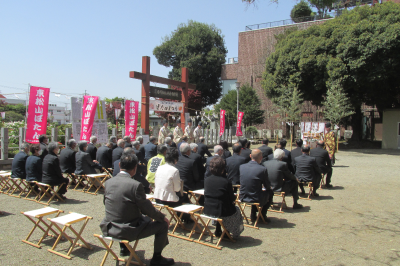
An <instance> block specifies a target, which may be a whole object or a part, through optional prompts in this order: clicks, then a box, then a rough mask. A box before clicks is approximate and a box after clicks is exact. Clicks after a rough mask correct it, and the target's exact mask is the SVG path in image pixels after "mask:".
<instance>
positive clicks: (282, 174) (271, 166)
mask: <svg viewBox="0 0 400 266" xmlns="http://www.w3.org/2000/svg"><path fill="white" fill-rule="evenodd" d="M284 156H285V152H284V151H283V150H281V149H276V150H275V151H274V159H273V160H268V161H266V162H264V163H263V165H264V166H265V168H267V172H268V180H269V181H270V183H271V188H272V190H273V191H274V192H285V194H288V193H291V194H292V197H293V209H300V208H302V207H303V205H301V204H298V203H297V200H298V199H299V193H298V190H297V184H298V182H297V179H296V177H295V176H294V175H293V174H292V173H291V172H290V171H289V168H288V167H287V164H286V163H285V162H282V158H283V157H284Z"/></svg>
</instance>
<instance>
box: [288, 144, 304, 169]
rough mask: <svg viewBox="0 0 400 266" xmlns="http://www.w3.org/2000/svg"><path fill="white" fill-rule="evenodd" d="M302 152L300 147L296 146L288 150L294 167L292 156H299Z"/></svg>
mask: <svg viewBox="0 0 400 266" xmlns="http://www.w3.org/2000/svg"><path fill="white" fill-rule="evenodd" d="M302 154H303V153H302V152H301V147H297V148H296V149H293V150H292V151H291V152H290V158H291V160H292V165H293V167H294V158H296V157H299V156H301V155H302Z"/></svg>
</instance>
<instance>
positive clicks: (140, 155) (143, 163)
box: [132, 141, 147, 177]
mask: <svg viewBox="0 0 400 266" xmlns="http://www.w3.org/2000/svg"><path fill="white" fill-rule="evenodd" d="M132 148H133V151H134V152H135V155H136V157H137V158H138V160H139V162H138V163H139V165H138V169H137V171H138V172H140V173H141V174H142V175H143V176H144V177H146V175H147V166H146V165H147V161H146V160H145V159H144V155H143V153H142V152H141V151H140V142H139V141H134V142H133V143H132Z"/></svg>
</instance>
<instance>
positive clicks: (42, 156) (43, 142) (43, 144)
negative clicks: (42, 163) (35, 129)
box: [39, 135, 49, 160]
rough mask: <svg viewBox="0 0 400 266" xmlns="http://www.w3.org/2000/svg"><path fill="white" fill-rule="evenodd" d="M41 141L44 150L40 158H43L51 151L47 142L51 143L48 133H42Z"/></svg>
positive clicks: (41, 147) (41, 148)
mask: <svg viewBox="0 0 400 266" xmlns="http://www.w3.org/2000/svg"><path fill="white" fill-rule="evenodd" d="M39 143H40V150H41V151H42V154H41V155H40V158H42V160H43V159H44V157H46V155H47V154H48V153H49V151H48V150H47V144H48V143H49V138H48V137H47V136H46V135H40V136H39Z"/></svg>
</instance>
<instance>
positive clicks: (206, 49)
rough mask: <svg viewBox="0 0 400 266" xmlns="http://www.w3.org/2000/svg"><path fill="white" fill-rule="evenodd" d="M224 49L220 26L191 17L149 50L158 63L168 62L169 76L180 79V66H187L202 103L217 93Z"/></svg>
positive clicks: (205, 104) (215, 98)
mask: <svg viewBox="0 0 400 266" xmlns="http://www.w3.org/2000/svg"><path fill="white" fill-rule="evenodd" d="M227 52H228V51H227V49H226V47H225V42H224V36H223V35H221V30H220V29H218V28H217V27H216V26H215V25H214V24H212V25H208V24H205V23H200V22H195V21H192V20H189V22H188V23H187V24H180V25H179V26H178V28H177V29H176V30H175V31H173V32H172V33H171V35H169V36H166V37H165V38H164V39H163V43H162V44H161V45H159V46H157V47H155V48H154V50H153V54H154V56H155V57H156V58H157V61H158V63H159V64H161V65H164V66H166V67H171V66H172V70H171V71H170V72H169V75H168V77H169V78H170V79H174V80H181V68H182V67H187V68H188V69H189V82H190V83H193V84H196V88H197V90H199V91H200V92H201V99H202V106H203V107H204V106H207V105H210V104H215V103H216V102H217V101H218V99H219V98H220V97H221V91H222V82H221V65H222V64H224V63H225V57H226V54H227Z"/></svg>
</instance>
